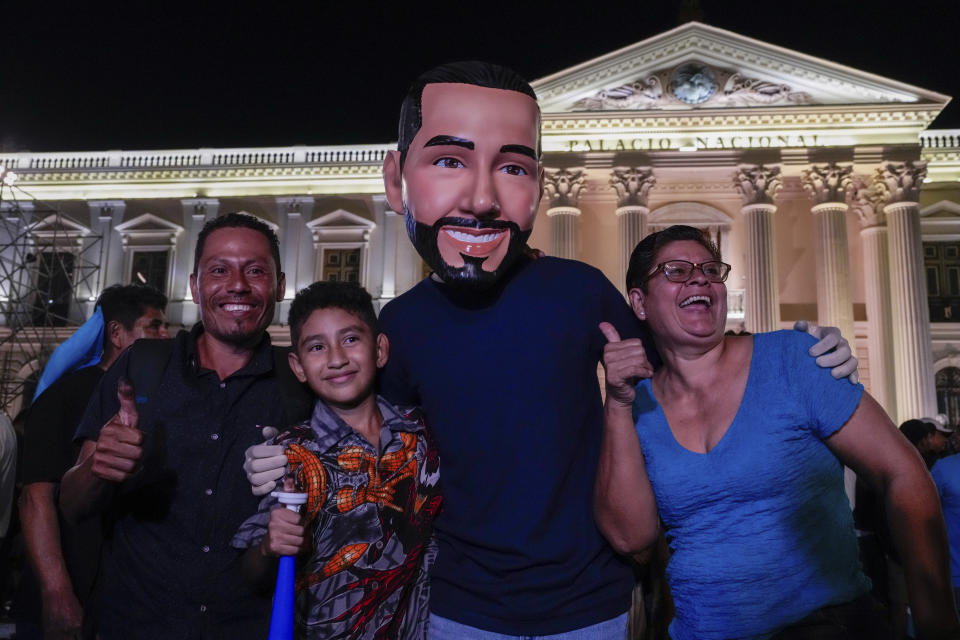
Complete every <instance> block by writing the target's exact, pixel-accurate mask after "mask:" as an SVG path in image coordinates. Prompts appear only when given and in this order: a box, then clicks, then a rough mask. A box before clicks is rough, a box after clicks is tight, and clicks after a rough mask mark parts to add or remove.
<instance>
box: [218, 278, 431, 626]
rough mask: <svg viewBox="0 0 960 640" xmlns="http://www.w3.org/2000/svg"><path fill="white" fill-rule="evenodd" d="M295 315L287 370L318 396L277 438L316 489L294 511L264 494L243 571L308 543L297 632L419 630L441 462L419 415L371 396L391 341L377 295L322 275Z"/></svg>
mask: <svg viewBox="0 0 960 640" xmlns="http://www.w3.org/2000/svg"><path fill="white" fill-rule="evenodd" d="M288 323H289V325H290V338H291V342H292V345H293V347H292V349H291V353H290V355H289V361H290V367H291V369H293V372H294V373H295V374H296V376H297V378H298V379H299V380H300V381H301V382H306V383H307V384H308V385H309V387H310V388H311V389H312V390H313V392H314V393H315V394H316V395H317V398H318V401H317V403H316V405H315V407H314V411H313V416H312V417H311V419H310V420H309V421H308V422H305V423H303V424H300V425H297V426H294V427H292V428H290V429H289V430H287V431H286V432H285V433H281V434H280V435H279V436H278V437H277V438H275V442H276V443H277V444H282V445H284V446H285V447H286V454H287V457H288V459H289V461H290V469H291V471H292V472H293V473H294V474H295V475H296V476H297V479H298V480H299V481H300V484H301V486H300V488H299V490H302V491H306V492H307V493H308V494H309V497H308V499H307V504H305V505H304V506H303V508H302V509H301V512H302V513H300V514H297V513H294V512H293V511H289V510H287V509H284V508H277V500H276V498H273V497H270V496H267V497H266V498H264V500H263V501H262V502H261V504H260V510H259V512H258V513H257V514H256V515H254V516H253V517H251V518H249V519H248V520H247V521H246V522H244V524H243V525H242V526H241V527H240V530H239V531H238V532H237V535H236V537H235V538H234V540H233V545H234V546H235V547H237V548H241V549H242V548H246V549H247V552H246V554H245V556H244V565H245V568H246V571H247V574H248V576H249V577H250V578H251V579H253V580H255V581H257V582H261V581H263V582H266V583H269V582H270V581H271V580H272V576H274V575H276V558H277V557H278V556H283V555H296V554H300V553H304V552H306V551H308V550H310V549H311V548H312V551H311V552H310V556H309V560H308V561H307V562H306V563H305V564H304V565H303V566H302V567H300V570H299V571H298V576H297V596H296V597H297V600H296V619H297V635H298V636H301V637H309V638H374V637H377V638H423V637H425V629H426V620H427V618H428V616H429V611H428V606H427V605H428V603H427V596H428V593H429V591H428V588H429V586H428V585H429V583H428V582H427V573H428V570H429V567H430V565H431V564H432V562H433V558H434V557H435V555H436V551H435V547H434V544H433V541H432V539H431V532H432V522H433V519H434V517H435V516H436V515H437V514H438V512H439V510H440V503H441V498H440V493H439V482H438V480H439V459H438V457H437V454H436V451H435V450H434V448H433V446H432V444H431V443H430V441H429V440H428V438H427V434H426V431H425V429H424V426H423V422H422V421H420V420H419V419H417V418H416V417H415V416H413V415H412V413H411V412H401V411H399V410H397V409H395V408H394V407H392V406H391V405H390V404H388V403H387V402H386V401H384V400H383V399H381V398H378V397H377V396H376V394H375V391H374V384H375V380H376V374H377V369H379V368H381V367H383V365H384V364H386V361H387V357H388V352H389V343H388V342H387V337H386V336H385V335H384V334H382V333H380V332H379V330H378V328H377V318H376V315H375V314H374V310H373V303H372V301H371V298H370V294H368V293H367V292H366V291H365V290H364V289H363V288H361V287H359V286H357V285H355V284H349V283H340V282H316V283H314V284H312V285H310V286H309V287H307V288H306V289H303V290H302V291H300V292H299V293H298V294H297V296H296V298H295V299H294V301H293V304H292V305H291V307H290V315H289V319H288ZM288 482H289V478H288Z"/></svg>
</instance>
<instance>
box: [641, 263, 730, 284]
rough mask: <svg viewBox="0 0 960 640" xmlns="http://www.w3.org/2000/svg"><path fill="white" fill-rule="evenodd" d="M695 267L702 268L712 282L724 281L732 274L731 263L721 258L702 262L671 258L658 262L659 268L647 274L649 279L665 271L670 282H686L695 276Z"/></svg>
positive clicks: (665, 275)
mask: <svg viewBox="0 0 960 640" xmlns="http://www.w3.org/2000/svg"><path fill="white" fill-rule="evenodd" d="M694 269H700V273H702V274H703V276H704V277H705V278H706V279H707V280H709V281H710V282H724V281H725V280H726V279H727V276H728V275H730V265H728V264H727V263H726V262H720V261H719V260H707V261H706V262H700V263H696V262H688V261H686V260H669V261H667V262H661V263H660V264H658V265H657V268H656V269H654V270H653V271H651V272H650V275H648V276H647V280H649V279H650V278H652V277H653V276H655V275H657V272H658V271H663V275H664V277H665V278H666V279H667V280H669V281H670V282H686V281H687V280H689V279H690V278H691V277H692V276H693V270H694Z"/></svg>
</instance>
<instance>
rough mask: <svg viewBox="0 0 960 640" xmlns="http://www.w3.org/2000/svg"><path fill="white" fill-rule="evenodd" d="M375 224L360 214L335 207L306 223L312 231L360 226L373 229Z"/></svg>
mask: <svg viewBox="0 0 960 640" xmlns="http://www.w3.org/2000/svg"><path fill="white" fill-rule="evenodd" d="M376 226H377V225H376V224H374V223H373V222H372V221H370V220H367V219H366V218H364V217H362V216H358V215H357V214H355V213H350V212H349V211H346V210H344V209H337V210H336V211H331V212H330V213H325V214H324V215H322V216H320V217H318V218H315V219H313V220H311V221H310V222H308V223H307V227H309V228H310V229H311V230H312V231H315V230H318V229H325V230H328V231H329V230H338V229H355V228H357V227H362V228H363V229H373V228H374V227H376Z"/></svg>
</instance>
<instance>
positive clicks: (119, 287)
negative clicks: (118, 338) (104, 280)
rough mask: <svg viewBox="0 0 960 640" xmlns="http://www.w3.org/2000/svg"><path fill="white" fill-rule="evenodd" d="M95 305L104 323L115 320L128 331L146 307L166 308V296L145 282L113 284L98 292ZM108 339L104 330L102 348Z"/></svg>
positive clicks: (105, 345)
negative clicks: (98, 295) (98, 308)
mask: <svg viewBox="0 0 960 640" xmlns="http://www.w3.org/2000/svg"><path fill="white" fill-rule="evenodd" d="M97 306H98V307H100V312H101V313H102V314H103V323H104V324H109V323H111V322H113V321H116V322H119V323H120V324H121V325H123V328H124V329H126V330H127V331H130V330H131V329H133V324H134V323H135V322H136V321H137V319H138V318H139V317H140V316H142V315H143V314H145V313H146V312H147V309H159V310H160V311H163V310H164V309H166V308H167V296H165V295H163V294H162V293H160V292H159V291H157V290H156V289H155V288H154V287H151V286H150V285H147V284H115V285H112V286H109V287H107V288H106V289H104V290H103V291H102V292H101V293H100V297H99V298H97ZM108 340H109V338H108V337H107V333H106V332H104V335H103V348H104V349H106V348H107V342H108Z"/></svg>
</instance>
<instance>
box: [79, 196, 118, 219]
mask: <svg viewBox="0 0 960 640" xmlns="http://www.w3.org/2000/svg"><path fill="white" fill-rule="evenodd" d="M87 206H88V207H90V211H95V212H97V213H98V214H99V215H101V216H106V217H109V216H110V215H112V214H113V212H114V211H123V210H124V209H125V208H126V207H127V201H126V200H87Z"/></svg>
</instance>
